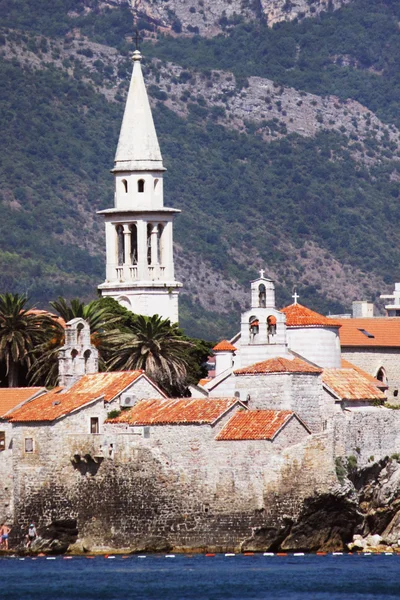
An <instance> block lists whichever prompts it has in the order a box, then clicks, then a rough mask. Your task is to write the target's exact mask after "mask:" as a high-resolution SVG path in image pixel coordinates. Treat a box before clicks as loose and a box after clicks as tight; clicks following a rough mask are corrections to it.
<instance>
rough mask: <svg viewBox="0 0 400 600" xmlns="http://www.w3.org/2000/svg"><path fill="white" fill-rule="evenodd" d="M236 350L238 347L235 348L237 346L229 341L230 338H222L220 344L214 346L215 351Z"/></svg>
mask: <svg viewBox="0 0 400 600" xmlns="http://www.w3.org/2000/svg"><path fill="white" fill-rule="evenodd" d="M236 350H237V348H235V346H233V345H232V344H231V343H230V342H228V340H222V342H219V344H217V345H216V346H214V348H213V351H214V352H223V351H225V352H226V351H229V352H235V351H236Z"/></svg>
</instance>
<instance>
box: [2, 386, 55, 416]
mask: <svg viewBox="0 0 400 600" xmlns="http://www.w3.org/2000/svg"><path fill="white" fill-rule="evenodd" d="M46 391H47V390H46V388H44V387H22V388H0V417H4V415H6V414H7V413H8V412H10V411H11V410H13V409H14V408H16V407H17V406H19V405H20V404H22V403H23V402H27V401H28V400H29V399H30V398H34V397H35V396H37V395H38V394H42V393H44V392H46Z"/></svg>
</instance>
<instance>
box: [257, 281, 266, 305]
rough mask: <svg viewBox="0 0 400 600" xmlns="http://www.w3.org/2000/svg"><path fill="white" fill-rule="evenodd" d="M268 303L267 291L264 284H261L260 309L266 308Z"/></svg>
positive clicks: (259, 294)
mask: <svg viewBox="0 0 400 600" xmlns="http://www.w3.org/2000/svg"><path fill="white" fill-rule="evenodd" d="M266 303H267V290H266V288H265V285H264V284H263V283H260V285H259V286H258V306H259V307H260V308H265V306H266Z"/></svg>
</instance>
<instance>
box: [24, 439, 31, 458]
mask: <svg viewBox="0 0 400 600" xmlns="http://www.w3.org/2000/svg"><path fill="white" fill-rule="evenodd" d="M32 452H33V438H31V437H29V438H25V453H26V454H31V453H32Z"/></svg>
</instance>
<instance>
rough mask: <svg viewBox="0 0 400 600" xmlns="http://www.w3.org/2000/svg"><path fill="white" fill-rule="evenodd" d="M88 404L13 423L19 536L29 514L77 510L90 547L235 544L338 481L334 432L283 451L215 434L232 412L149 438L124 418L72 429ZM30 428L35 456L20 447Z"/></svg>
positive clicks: (43, 517)
mask: <svg viewBox="0 0 400 600" xmlns="http://www.w3.org/2000/svg"><path fill="white" fill-rule="evenodd" d="M93 410H95V408H94V409H93ZM88 411H89V409H86V410H85V411H80V412H82V413H86V415H85V416H83V415H82V414H78V413H77V414H75V415H74V416H73V417H72V416H71V417H69V418H68V419H65V420H64V423H62V422H59V423H57V424H56V425H55V426H53V427H43V426H41V427H37V426H29V427H26V426H17V427H16V429H18V431H17V433H16V444H15V462H14V469H15V476H14V478H15V479H14V484H15V535H17V536H18V535H21V536H22V532H23V530H24V529H25V527H26V525H27V523H28V521H30V520H34V521H35V522H37V523H38V524H39V526H40V525H44V524H46V525H47V524H49V523H50V522H51V521H53V520H55V519H63V518H76V519H77V522H78V528H79V532H80V537H81V538H82V539H83V540H84V543H85V544H86V546H88V547H90V548H95V547H100V546H108V547H114V548H127V547H129V548H132V549H137V550H140V549H146V548H147V549H152V548H153V545H154V544H156V545H157V544H161V545H162V544H164V545H165V544H167V546H168V545H171V546H173V547H174V548H181V547H184V548H187V549H196V548H205V547H207V548H210V547H214V548H219V549H224V548H225V549H229V548H238V547H239V546H240V544H241V543H242V542H243V541H244V540H246V539H248V538H249V537H251V535H252V532H253V530H254V528H257V527H265V526H270V525H271V526H272V525H274V526H277V527H279V523H281V522H282V519H283V516H284V515H292V516H293V517H295V516H296V514H297V513H298V512H299V510H300V507H301V503H302V501H303V499H304V498H305V497H308V496H310V495H312V494H313V493H314V492H315V491H316V490H319V491H320V490H321V489H322V490H323V489H326V490H328V489H330V488H331V487H332V486H333V485H334V484H335V483H336V476H335V472H334V465H333V461H332V456H333V452H332V439H331V438H330V437H329V435H325V434H321V435H320V436H307V438H306V440H305V441H303V442H302V443H299V444H296V445H294V446H290V447H289V448H286V449H284V450H281V449H280V448H279V444H278V443H277V444H276V448H274V444H273V443H271V442H266V441H240V442H239V441H234V442H217V441H215V439H214V438H215V435H216V433H217V430H219V429H220V428H221V427H222V426H223V425H224V421H225V420H226V419H227V418H229V417H228V416H226V417H225V418H224V419H223V420H222V421H221V422H220V423H219V424H218V426H217V427H215V428H212V427H210V426H191V425H187V426H179V427H176V426H158V427H152V428H151V430H150V437H149V438H144V437H141V436H139V435H132V434H127V433H123V432H121V429H122V428H121V427H118V433H111V432H110V431H106V432H105V433H104V434H102V435H99V436H90V435H73V434H69V433H68V430H69V427H68V428H67V427H66V421H68V420H69V419H71V420H72V419H73V418H74V419H79V420H81V419H82V418H85V417H87V416H88ZM75 425H76V423H75ZM70 427H71V428H73V425H72V424H71V425H70ZM28 433H29V434H31V435H32V436H35V440H36V444H37V446H36V448H37V455H34V456H33V455H29V456H27V455H24V453H23V448H22V442H23V438H24V437H25V436H26V435H27V434H28ZM297 435H299V431H298V428H297V426H296V427H294V428H292V430H291V431H290V428H288V429H287V431H286V432H285V436H286V439H289V438H291V439H292V441H296V439H295V438H296V436H297ZM285 436H283V437H282V442H283V441H285V440H284V437H285ZM93 438H96V440H97V441H96V442H93ZM110 443H112V444H113V445H114V452H113V454H112V456H111V455H109V454H108V453H107V449H108V448H109V445H110ZM99 445H102V446H103V447H104V448H105V450H106V452H105V457H104V458H103V459H101V460H99V461H98V462H95V461H94V460H92V459H88V460H86V461H80V462H79V463H77V464H74V463H73V462H72V461H71V457H72V456H73V454H74V453H75V452H77V451H78V449H79V448H81V450H80V452H81V455H82V456H83V455H84V453H87V454H88V455H90V456H92V458H93V457H94V455H95V453H96V452H97V450H98V446H99ZM156 538H157V539H156ZM155 540H156V541H155Z"/></svg>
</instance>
